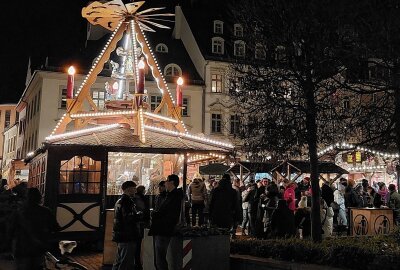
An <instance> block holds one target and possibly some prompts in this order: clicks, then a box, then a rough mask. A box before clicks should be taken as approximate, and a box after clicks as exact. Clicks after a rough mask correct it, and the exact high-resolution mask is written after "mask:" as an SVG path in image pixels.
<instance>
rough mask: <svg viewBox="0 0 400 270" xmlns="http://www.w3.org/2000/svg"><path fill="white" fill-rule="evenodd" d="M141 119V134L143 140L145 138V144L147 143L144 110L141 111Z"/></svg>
mask: <svg viewBox="0 0 400 270" xmlns="http://www.w3.org/2000/svg"><path fill="white" fill-rule="evenodd" d="M139 118H140V128H141V131H140V132H141V133H142V138H143V143H145V142H146V133H145V131H144V120H143V109H142V108H140V109H139Z"/></svg>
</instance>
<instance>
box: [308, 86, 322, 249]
mask: <svg viewBox="0 0 400 270" xmlns="http://www.w3.org/2000/svg"><path fill="white" fill-rule="evenodd" d="M304 90H305V95H306V104H307V113H306V127H307V143H308V151H309V156H310V171H311V176H310V178H311V190H312V204H311V237H312V239H313V241H314V242H321V240H322V235H321V215H320V200H321V199H320V193H321V192H320V188H319V172H318V153H317V122H316V118H317V109H316V104H315V97H314V85H313V84H312V82H311V80H309V82H308V83H307V86H306V87H305V89H304Z"/></svg>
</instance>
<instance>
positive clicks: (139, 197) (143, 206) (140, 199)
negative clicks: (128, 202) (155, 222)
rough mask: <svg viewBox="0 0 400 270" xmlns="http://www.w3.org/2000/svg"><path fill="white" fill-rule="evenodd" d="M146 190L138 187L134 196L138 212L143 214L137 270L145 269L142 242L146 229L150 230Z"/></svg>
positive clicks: (137, 253)
mask: <svg viewBox="0 0 400 270" xmlns="http://www.w3.org/2000/svg"><path fill="white" fill-rule="evenodd" d="M145 191H146V188H145V187H144V186H142V185H140V186H137V187H136V194H135V196H134V198H133V199H134V202H135V206H136V210H137V211H139V212H142V213H143V215H142V218H141V219H140V220H139V222H138V225H139V233H140V234H139V237H140V238H139V240H138V244H137V248H136V253H135V265H136V266H135V270H141V269H143V266H142V259H141V257H142V256H141V255H142V241H143V237H144V228H148V226H149V222H150V205H149V201H148V199H147V198H146V196H145V195H144V193H145Z"/></svg>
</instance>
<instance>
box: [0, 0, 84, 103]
mask: <svg viewBox="0 0 400 270" xmlns="http://www.w3.org/2000/svg"><path fill="white" fill-rule="evenodd" d="M88 2H89V1H86V0H37V1H9V2H7V4H6V2H3V8H2V13H3V14H2V15H3V18H2V22H3V27H2V34H3V36H2V38H1V45H0V48H1V50H0V74H1V84H0V103H10V102H18V100H19V98H20V96H21V94H22V92H23V91H24V88H25V78H26V71H27V66H28V59H29V57H31V59H32V60H31V61H32V70H34V69H35V68H37V67H40V66H41V65H43V64H44V63H45V59H46V56H50V57H61V56H62V57H65V58H66V59H68V58H69V57H74V55H76V54H78V53H79V51H80V50H83V49H84V46H85V39H86V27H87V25H86V22H87V21H86V20H85V19H84V18H82V16H81V9H82V7H84V6H86V5H87V3H88Z"/></svg>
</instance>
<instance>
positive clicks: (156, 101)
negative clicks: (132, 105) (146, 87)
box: [150, 95, 162, 111]
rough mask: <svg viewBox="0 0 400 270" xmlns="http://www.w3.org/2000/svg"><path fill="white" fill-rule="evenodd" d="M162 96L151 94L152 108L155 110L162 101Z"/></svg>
mask: <svg viewBox="0 0 400 270" xmlns="http://www.w3.org/2000/svg"><path fill="white" fill-rule="evenodd" d="M161 100H162V96H158V95H157V96H150V109H151V111H154V110H155V109H156V108H157V107H158V106H159V105H160V103H161Z"/></svg>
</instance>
